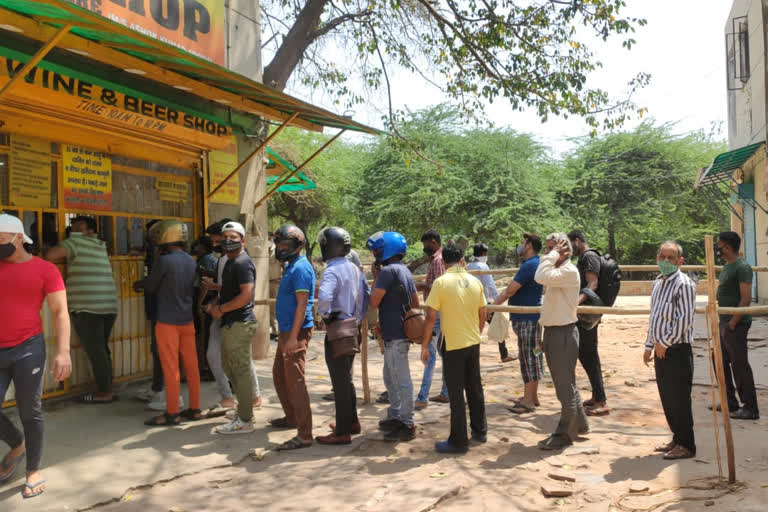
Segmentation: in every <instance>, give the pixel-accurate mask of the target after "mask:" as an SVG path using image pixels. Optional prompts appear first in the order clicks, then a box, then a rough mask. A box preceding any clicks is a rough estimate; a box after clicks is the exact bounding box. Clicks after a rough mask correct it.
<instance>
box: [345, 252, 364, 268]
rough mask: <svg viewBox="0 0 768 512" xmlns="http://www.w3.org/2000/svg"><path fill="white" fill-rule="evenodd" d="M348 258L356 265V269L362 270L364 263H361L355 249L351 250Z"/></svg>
mask: <svg viewBox="0 0 768 512" xmlns="http://www.w3.org/2000/svg"><path fill="white" fill-rule="evenodd" d="M346 258H347V259H348V260H349V261H351V262H352V263H354V264H355V266H356V267H358V268H360V267H362V266H363V263H362V262H361V261H360V256H358V254H357V252H356V251H355V250H354V249H350V250H349V254H347V256H346Z"/></svg>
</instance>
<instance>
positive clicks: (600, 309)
mask: <svg viewBox="0 0 768 512" xmlns="http://www.w3.org/2000/svg"><path fill="white" fill-rule="evenodd" d="M275 302H276V301H275V299H264V300H255V301H253V305H254V306H268V305H270V304H274V303H275ZM413 309H420V310H423V309H424V306H423V305H420V306H414V308H413ZM486 309H487V310H488V311H489V312H498V313H522V314H533V313H541V306H494V305H490V304H489V305H487V306H486ZM576 312H577V313H579V314H583V315H650V314H651V310H650V308H619V307H615V306H614V307H605V306H579V307H578V309H577V310H576ZM696 313H699V314H705V313H707V308H706V307H697V308H696ZM717 314H719V315H752V316H768V306H746V307H742V308H737V307H733V308H727V307H722V308H721V307H718V308H717Z"/></svg>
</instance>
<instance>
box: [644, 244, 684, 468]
mask: <svg viewBox="0 0 768 512" xmlns="http://www.w3.org/2000/svg"><path fill="white" fill-rule="evenodd" d="M657 261H658V264H659V271H660V272H661V275H660V276H659V277H658V278H657V279H656V281H654V283H653V291H652V292H651V316H650V319H649V321H648V337H647V338H646V342H645V353H644V354H643V362H644V363H645V364H646V366H647V365H648V363H649V362H650V361H651V359H653V360H654V366H655V368H656V385H657V387H658V388H659V396H660V397H661V406H662V407H663V408H664V415H665V416H666V417H667V424H668V425H669V429H670V430H671V431H672V441H671V442H669V443H667V444H664V445H661V446H658V447H656V451H657V452H662V453H663V454H664V458H665V459H667V460H677V459H688V458H691V457H694V456H695V455H696V442H695V440H694V436H693V411H692V409H691V389H692V387H693V351H692V350H691V343H692V342H693V322H694V319H695V317H696V283H694V282H693V280H691V278H690V277H688V276H687V275H685V274H683V273H682V272H680V265H682V264H683V248H682V247H680V245H679V244H678V243H677V242H674V241H668V242H664V243H663V244H661V247H660V248H659V254H658V256H657Z"/></svg>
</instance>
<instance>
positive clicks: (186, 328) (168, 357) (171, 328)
mask: <svg viewBox="0 0 768 512" xmlns="http://www.w3.org/2000/svg"><path fill="white" fill-rule="evenodd" d="M155 336H157V352H158V355H159V356H160V364H161V366H162V367H163V378H164V380H165V400H166V408H165V409H166V412H167V413H168V414H178V413H179V388H180V386H181V384H180V378H181V376H180V375H179V354H181V360H182V362H183V363H184V371H185V372H186V374H187V386H189V408H190V409H200V371H199V369H198V367H197V347H196V346H195V324H194V323H193V322H190V323H188V324H186V325H171V324H164V323H162V322H157V325H156V326H155Z"/></svg>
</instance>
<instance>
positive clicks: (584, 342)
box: [579, 325, 605, 402]
mask: <svg viewBox="0 0 768 512" xmlns="http://www.w3.org/2000/svg"><path fill="white" fill-rule="evenodd" d="M597 329H598V326H595V328H594V329H589V330H587V329H583V328H582V327H581V325H579V362H580V363H581V366H582V367H583V368H584V371H585V372H586V373H587V377H589V384H590V385H591V386H592V396H593V397H594V398H595V400H596V401H598V402H605V385H604V384H603V369H602V367H601V366H600V354H598V353H597Z"/></svg>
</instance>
